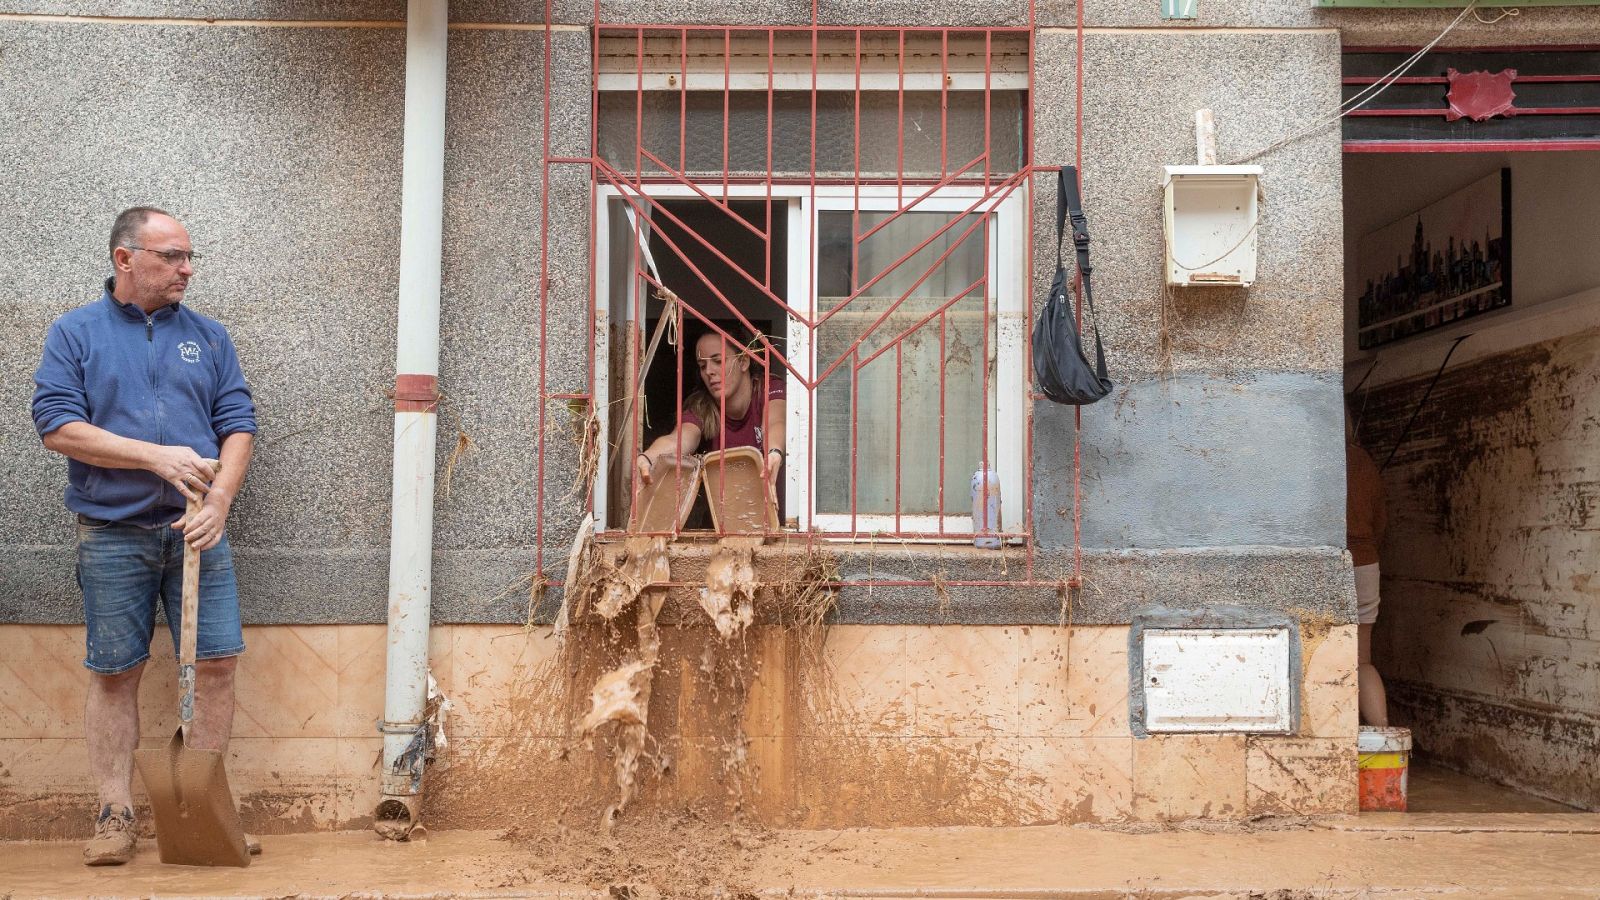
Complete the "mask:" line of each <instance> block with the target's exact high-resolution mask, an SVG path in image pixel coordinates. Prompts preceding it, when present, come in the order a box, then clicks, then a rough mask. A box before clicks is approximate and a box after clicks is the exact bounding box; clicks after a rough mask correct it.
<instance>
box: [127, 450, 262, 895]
mask: <svg viewBox="0 0 1600 900" xmlns="http://www.w3.org/2000/svg"><path fill="white" fill-rule="evenodd" d="M207 462H209V463H210V464H211V468H212V470H213V471H216V470H218V469H219V468H220V467H219V465H218V464H217V462H216V461H215V460H207ZM199 510H200V503H199V501H197V500H190V501H189V507H188V510H187V512H186V516H193V515H194V514H195V513H197V512H199ZM199 618H200V551H198V550H196V549H195V548H194V546H193V545H191V544H189V543H188V542H185V543H184V545H183V609H182V611H181V612H180V613H179V630H178V697H179V700H178V719H179V722H180V724H179V725H178V730H177V732H176V733H175V734H173V735H172V740H171V741H169V742H168V743H167V745H166V746H165V747H157V748H152V749H148V750H136V751H134V754H133V757H134V762H135V763H137V764H138V767H139V774H140V776H141V777H143V778H144V787H145V790H146V791H148V792H149V794H150V809H151V812H153V813H154V814H155V820H156V847H157V849H158V850H160V852H161V861H162V862H164V863H171V864H175V865H180V866H241V867H242V866H248V865H250V852H249V849H248V848H247V847H246V846H245V837H244V826H243V825H242V824H240V822H239V810H238V808H237V807H235V806H234V805H233V791H232V789H230V788H229V787H228V772H227V769H226V768H224V766H223V759H222V751H221V750H202V749H200V748H197V747H190V746H189V730H190V728H191V727H192V726H193V724H194V656H195V639H196V635H197V634H198V633H199Z"/></svg>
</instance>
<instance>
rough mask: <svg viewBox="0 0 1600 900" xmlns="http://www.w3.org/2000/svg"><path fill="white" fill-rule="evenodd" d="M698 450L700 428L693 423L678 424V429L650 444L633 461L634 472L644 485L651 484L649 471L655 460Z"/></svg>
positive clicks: (686, 454) (684, 454)
mask: <svg viewBox="0 0 1600 900" xmlns="http://www.w3.org/2000/svg"><path fill="white" fill-rule="evenodd" d="M699 448H700V426H699V425H696V424H695V423H693V422H679V423H678V427H677V428H674V429H672V430H671V431H669V432H667V433H666V434H663V435H662V436H661V437H658V438H656V439H655V440H654V441H651V442H650V446H649V447H646V448H645V449H644V452H642V453H640V454H639V455H638V456H636V457H634V459H633V468H634V471H636V472H638V473H639V478H640V479H642V480H643V481H644V483H645V484H649V483H650V482H651V480H652V479H651V477H650V470H651V469H653V468H654V467H655V464H656V460H658V459H660V458H661V457H663V456H688V455H689V454H691V453H693V452H695V450H698V449H699Z"/></svg>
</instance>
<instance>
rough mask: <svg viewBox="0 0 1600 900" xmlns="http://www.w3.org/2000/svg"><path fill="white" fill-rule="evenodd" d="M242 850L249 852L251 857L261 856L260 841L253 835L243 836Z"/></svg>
mask: <svg viewBox="0 0 1600 900" xmlns="http://www.w3.org/2000/svg"><path fill="white" fill-rule="evenodd" d="M244 849H246V850H248V851H250V855H251V856H260V855H261V839H260V838H258V837H256V836H255V835H253V834H247V835H245V836H244Z"/></svg>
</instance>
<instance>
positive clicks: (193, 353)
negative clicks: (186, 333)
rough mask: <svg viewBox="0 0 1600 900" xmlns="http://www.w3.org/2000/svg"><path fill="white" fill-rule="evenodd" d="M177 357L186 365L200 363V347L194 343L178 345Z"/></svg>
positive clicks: (186, 342)
mask: <svg viewBox="0 0 1600 900" xmlns="http://www.w3.org/2000/svg"><path fill="white" fill-rule="evenodd" d="M178 355H179V356H180V357H182V358H183V361H184V362H186V363H197V362H199V361H200V345H199V344H196V343H195V342H194V341H184V342H183V343H181V344H179V345H178Z"/></svg>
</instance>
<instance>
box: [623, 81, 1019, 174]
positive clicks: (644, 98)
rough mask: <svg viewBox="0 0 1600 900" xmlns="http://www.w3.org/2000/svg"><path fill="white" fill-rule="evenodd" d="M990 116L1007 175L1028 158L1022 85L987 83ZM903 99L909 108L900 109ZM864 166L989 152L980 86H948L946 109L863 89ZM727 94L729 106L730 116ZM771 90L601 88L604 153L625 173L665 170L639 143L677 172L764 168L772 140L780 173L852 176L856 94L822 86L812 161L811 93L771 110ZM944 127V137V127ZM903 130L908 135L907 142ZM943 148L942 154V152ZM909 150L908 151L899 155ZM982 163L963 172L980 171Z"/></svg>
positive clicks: (997, 162)
mask: <svg viewBox="0 0 1600 900" xmlns="http://www.w3.org/2000/svg"><path fill="white" fill-rule="evenodd" d="M988 96H989V108H988V111H987V122H988V132H989V148H990V158H989V165H988V169H989V172H990V174H991V175H994V174H998V175H1006V174H1011V173H1014V172H1016V171H1018V170H1019V169H1020V167H1021V166H1022V162H1023V160H1022V147H1023V140H1022V135H1023V115H1024V111H1025V110H1024V106H1023V93H1022V92H1021V91H991V92H989V94H988ZM902 97H903V109H902ZM860 100H861V102H860V122H861V145H860V160H859V171H860V172H861V173H862V175H863V176H867V177H873V178H886V177H887V178H892V177H895V176H897V175H904V176H906V177H912V178H929V177H936V176H939V175H941V174H947V173H950V172H954V171H957V170H959V169H961V168H962V167H963V166H964V165H966V164H967V163H969V162H972V161H973V160H975V159H977V158H978V156H979V155H980V154H982V153H983V148H984V129H985V109H984V92H982V91H950V92H948V93H947V94H945V95H943V102H944V104H945V106H946V110H945V112H944V113H943V115H941V111H940V104H941V95H940V94H939V92H937V91H907V92H905V93H904V94H903V95H901V94H900V93H898V92H896V91H862V92H861V95H860ZM724 102H726V105H727V110H726V116H724V108H723V107H724ZM767 103H768V95H767V93H766V92H765V91H730V92H728V93H727V94H724V93H723V92H722V91H688V92H681V91H645V92H644V93H643V94H642V95H640V94H637V93H635V92H631V91H604V92H602V93H601V94H600V123H599V125H600V127H599V144H600V146H599V153H600V156H601V158H602V159H604V160H606V161H607V162H608V163H610V164H611V165H613V166H616V167H617V168H618V169H620V170H621V171H623V172H625V173H626V172H633V171H635V167H636V166H641V167H642V169H643V170H644V172H646V173H658V172H660V169H659V168H658V167H657V166H655V165H654V164H652V163H651V162H650V161H649V159H648V158H643V159H642V163H641V161H640V159H639V157H638V156H637V155H636V153H635V137H636V134H637V132H638V131H639V128H638V124H639V120H640V118H641V117H642V119H643V123H644V127H643V135H644V137H643V140H642V141H640V144H642V146H643V147H644V149H646V150H648V151H649V152H650V153H653V154H655V156H656V157H657V158H659V159H660V160H661V161H662V162H664V163H666V164H667V166H668V167H669V168H671V169H673V170H677V171H684V172H688V173H692V174H696V175H702V176H704V175H712V174H715V175H719V176H720V175H721V174H722V173H724V172H727V173H729V174H731V175H747V176H748V175H761V174H764V173H765V172H766V171H767V143H768V138H769V135H770V138H771V144H772V169H773V172H774V173H775V174H777V175H779V176H783V175H788V176H791V177H792V176H794V175H802V174H809V173H811V172H813V171H815V172H816V173H818V174H822V175H831V176H835V177H838V176H850V175H853V174H854V173H855V172H856V171H857V170H858V169H857V167H858V161H857V158H856V152H857V147H856V118H857V109H856V94H855V92H854V91H819V92H818V93H817V94H816V100H815V124H816V128H815V137H816V161H815V168H813V165H812V122H813V109H812V107H813V101H812V95H811V93H810V92H809V91H775V92H773V94H772V95H771V103H772V114H771V116H770V117H769V116H768V110H767ZM724 122H726V124H727V134H726V141H727V166H726V168H725V167H724V165H723V153H724V148H723V143H724V133H723V126H724ZM946 134H948V137H945V135H946ZM897 135H904V141H903V146H902V143H901V142H900V141H898V140H897ZM941 150H942V156H943V158H942V160H941ZM902 153H903V157H902ZM983 173H984V166H983V164H982V163H981V162H980V163H978V164H976V165H974V166H973V167H972V168H971V169H970V170H969V171H968V172H967V175H968V176H971V177H981V176H982V175H983Z"/></svg>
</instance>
